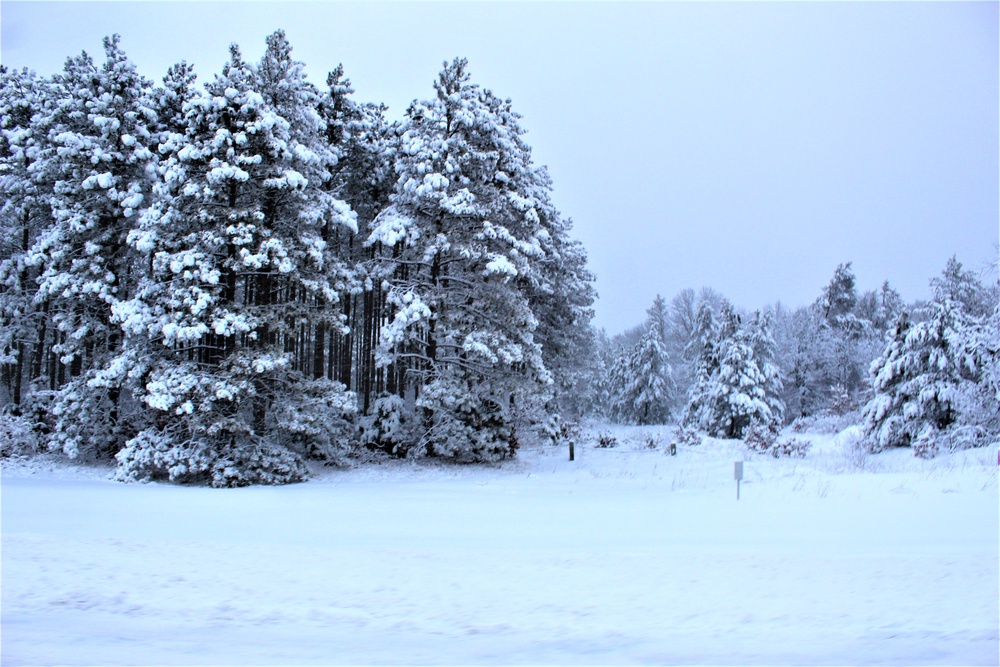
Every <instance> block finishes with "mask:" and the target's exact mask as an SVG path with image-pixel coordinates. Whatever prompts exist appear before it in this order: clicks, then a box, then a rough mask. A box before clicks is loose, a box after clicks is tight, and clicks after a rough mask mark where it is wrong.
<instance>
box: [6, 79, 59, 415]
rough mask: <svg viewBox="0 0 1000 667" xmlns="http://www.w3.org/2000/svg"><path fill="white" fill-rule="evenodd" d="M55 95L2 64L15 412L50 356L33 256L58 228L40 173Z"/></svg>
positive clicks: (10, 387) (9, 392) (9, 379)
mask: <svg viewBox="0 0 1000 667" xmlns="http://www.w3.org/2000/svg"><path fill="white" fill-rule="evenodd" d="M49 97H50V95H49V92H48V85H47V82H45V81H43V80H40V79H39V78H38V77H37V76H36V75H35V74H34V72H29V71H27V70H20V71H9V70H7V69H6V68H4V67H2V66H0V193H2V196H3V204H2V205H0V370H2V379H3V389H4V390H5V394H6V395H5V397H4V399H5V400H3V401H2V402H3V403H4V404H5V405H9V406H10V409H11V410H13V411H14V412H15V413H18V412H20V411H21V409H22V402H23V401H24V400H26V399H28V398H29V397H31V395H32V393H33V392H32V391H31V385H32V384H33V383H34V382H35V381H37V380H39V379H40V378H41V376H42V372H43V367H42V366H43V361H44V360H45V358H46V356H47V345H46V344H47V342H48V334H47V325H48V317H47V308H48V302H47V301H45V300H41V299H38V298H37V297H38V288H37V282H36V278H37V277H38V271H37V269H36V268H35V267H34V266H32V265H31V263H30V262H29V251H30V250H31V248H32V247H33V246H34V244H35V243H36V242H37V241H38V238H39V236H40V235H41V234H42V233H43V232H44V231H45V230H46V229H48V228H49V227H50V226H51V224H52V215H51V210H50V208H49V205H48V198H47V196H46V192H47V188H45V186H44V183H39V182H38V178H37V176H36V174H35V173H34V167H35V164H36V162H37V159H38V153H39V151H40V150H41V149H42V148H43V145H44V143H45V140H46V138H45V136H44V133H43V132H40V131H39V128H38V125H37V123H36V121H35V114H36V113H37V112H38V111H40V110H42V109H43V108H44V107H45V106H46V105H47V104H48V103H49ZM48 347H50V345H49V346H48Z"/></svg>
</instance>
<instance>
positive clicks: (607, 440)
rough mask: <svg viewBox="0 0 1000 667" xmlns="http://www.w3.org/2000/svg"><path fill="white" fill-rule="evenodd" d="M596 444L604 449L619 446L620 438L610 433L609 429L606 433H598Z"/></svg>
mask: <svg viewBox="0 0 1000 667" xmlns="http://www.w3.org/2000/svg"><path fill="white" fill-rule="evenodd" d="M596 446H597V447H601V448H602V449H610V448H611V447H617V446H618V439H617V438H615V436H613V435H611V434H610V433H608V432H607V431H605V432H604V433H600V434H598V436H597V445H596Z"/></svg>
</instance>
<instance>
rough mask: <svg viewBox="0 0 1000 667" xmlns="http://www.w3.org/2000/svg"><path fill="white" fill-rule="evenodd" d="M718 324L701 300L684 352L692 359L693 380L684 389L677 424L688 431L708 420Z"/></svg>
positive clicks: (716, 357)
mask: <svg viewBox="0 0 1000 667" xmlns="http://www.w3.org/2000/svg"><path fill="white" fill-rule="evenodd" d="M720 342H721V336H720V332H719V325H718V322H716V319H715V313H714V312H713V310H712V306H711V304H709V303H708V302H706V301H702V302H701V304H700V305H699V306H698V312H697V315H696V317H695V324H694V331H693V335H692V339H691V342H690V343H688V346H687V352H688V355H689V356H690V357H692V358H693V359H694V363H695V371H694V381H693V382H692V384H691V387H690V389H689V390H688V400H687V404H686V405H685V406H684V413H683V415H682V416H681V423H682V424H684V425H685V426H688V427H691V428H704V427H705V424H706V423H707V421H708V414H707V412H708V406H709V397H710V391H711V387H712V382H713V378H714V376H715V374H716V373H717V372H718V369H719V354H718V353H719V343H720Z"/></svg>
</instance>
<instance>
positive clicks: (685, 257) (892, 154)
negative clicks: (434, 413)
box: [0, 1, 1000, 333]
mask: <svg viewBox="0 0 1000 667" xmlns="http://www.w3.org/2000/svg"><path fill="white" fill-rule="evenodd" d="M997 7H998V4H997V3H996V2H991V3H971V2H954V3H952V2H948V3H941V4H936V3H907V2H892V3H759V4H758V3H660V2H641V3H634V4H633V3H620V2H614V3H611V2H608V3H599V2H588V3H573V2H549V3H536V2H517V3H499V2H475V3H465V2H462V3H459V2H448V3H423V2H406V3H387V2H369V3H340V2H322V3H312V2H285V3H267V2H254V3H243V2H225V3H202V2H197V3H196V2H172V3H158V2H107V3H90V2H70V3H51V2H27V3H24V2H6V1H3V2H0V22H2V62H3V64H5V65H7V66H9V67H18V68H20V67H24V66H27V67H29V68H31V69H34V70H36V71H37V72H38V73H39V74H45V75H49V74H53V73H55V72H57V71H59V70H61V69H62V65H63V62H64V61H65V59H66V57H67V56H69V55H73V54H76V53H79V52H80V51H81V50H85V51H87V52H88V53H90V54H91V55H92V56H94V58H95V60H96V61H98V62H103V49H102V47H101V38H102V37H103V36H104V35H108V34H111V33H115V32H117V33H120V34H121V35H122V46H123V47H124V49H125V50H126V52H127V53H128V54H129V56H130V57H131V59H132V60H133V61H134V62H135V63H136V65H137V66H138V68H139V70H140V71H141V72H143V73H144V74H145V75H146V76H148V77H149V78H151V79H155V80H156V81H159V80H160V79H161V77H162V76H163V74H164V73H165V72H166V70H167V68H168V67H169V66H170V65H171V64H173V63H175V62H177V61H179V60H182V59H185V60H187V61H189V62H192V63H194V65H195V67H196V70H197V72H198V73H199V76H200V78H201V80H202V81H208V80H211V78H212V77H213V75H214V74H215V73H216V72H218V71H220V70H221V68H222V65H223V64H224V63H225V61H226V60H227V58H228V48H227V47H228V45H229V43H231V42H236V43H238V44H239V45H240V46H241V48H242V50H243V54H244V56H245V57H246V58H247V59H248V60H256V59H257V58H259V57H260V55H261V54H262V53H263V49H264V38H265V36H266V35H267V34H269V33H270V32H273V31H274V30H275V29H277V28H283V29H284V30H285V31H286V33H287V34H288V37H289V39H290V41H291V43H292V46H293V48H294V55H295V56H296V57H297V58H298V59H299V60H302V61H303V62H305V63H306V67H307V71H308V72H309V74H310V78H311V79H312V80H313V81H314V82H315V83H316V84H317V85H320V86H322V84H323V83H324V81H325V78H326V74H327V72H328V71H329V70H331V69H333V68H334V67H335V66H336V65H337V64H338V63H343V64H344V68H345V71H346V74H347V76H348V77H349V78H350V79H351V80H352V82H353V84H354V88H355V89H356V91H357V92H356V94H355V97H356V99H358V100H359V101H374V102H385V103H386V104H388V105H389V107H390V116H391V117H393V118H401V117H402V114H403V112H404V111H405V109H406V106H407V105H408V103H409V102H410V101H411V100H412V99H414V98H421V99H425V98H427V97H430V96H431V95H432V94H433V89H432V87H431V83H432V81H433V80H434V78H435V77H436V75H437V73H438V71H440V69H441V65H442V62H443V61H444V60H446V59H447V60H450V59H452V58H454V57H456V56H463V57H466V58H468V59H469V68H470V71H471V74H472V77H473V79H474V81H475V82H477V83H479V84H481V85H482V86H484V87H486V88H490V89H492V90H493V91H494V92H495V93H496V94H498V95H499V96H501V97H509V98H511V99H512V100H513V102H514V108H515V109H516V110H517V111H519V112H520V113H521V114H522V115H523V116H524V118H523V125H524V127H525V128H526V129H527V130H528V135H527V137H526V139H527V141H528V143H529V144H530V145H531V146H532V148H533V150H534V156H535V160H536V162H537V163H538V164H545V165H548V167H549V169H550V172H551V174H552V176H553V179H554V181H555V191H554V195H553V197H554V200H555V202H556V204H557V205H558V207H559V208H560V210H561V211H562V212H563V214H564V215H566V216H567V217H570V218H572V219H573V220H574V222H575V233H576V236H577V238H579V239H580V240H581V241H583V243H584V244H585V246H586V247H587V250H588V253H589V256H590V267H591V269H592V270H593V271H594V272H595V273H596V275H597V289H598V291H599V293H600V297H601V298H600V300H599V302H598V303H597V305H596V311H597V317H596V320H595V324H597V325H598V326H602V327H605V328H607V330H608V332H609V333H617V332H619V331H622V330H624V329H626V328H628V327H631V326H633V325H635V324H637V323H639V322H640V321H641V320H642V319H643V318H644V317H645V309H646V308H647V307H648V306H649V304H650V303H651V302H652V300H653V298H654V297H655V295H656V294H657V293H660V294H663V295H664V296H665V297H666V298H668V299H670V298H671V297H673V295H675V294H676V293H677V292H678V291H680V290H681V289H684V288H686V287H692V288H695V289H697V288H700V287H701V286H706V285H707V286H710V287H713V288H715V289H716V290H718V291H720V292H722V293H723V294H724V295H726V296H727V297H729V298H730V300H732V301H733V302H734V303H736V304H737V305H740V306H743V307H747V308H758V307H761V306H763V305H766V304H769V303H774V302H775V301H781V302H782V303H783V304H785V305H788V306H798V305H805V304H807V303H809V302H811V301H813V300H814V299H815V298H816V297H817V296H818V295H819V293H820V290H821V289H822V288H823V286H824V285H826V283H827V282H828V281H829V279H830V277H831V276H832V275H833V271H834V269H835V267H836V266H837V264H839V263H841V262H847V261H853V263H854V264H853V268H854V271H855V273H856V275H857V277H858V283H859V288H860V289H862V290H864V289H873V288H876V287H878V286H879V285H880V284H881V283H882V281H883V280H889V282H890V284H892V285H893V286H894V287H896V288H897V289H898V290H899V291H900V292H901V293H902V295H903V297H904V298H905V299H907V300H912V299H916V298H925V297H927V296H928V292H929V291H928V287H927V282H928V279H929V278H931V277H932V276H934V275H936V274H938V273H940V271H941V269H942V268H943V267H944V265H945V262H946V261H947V259H948V257H950V256H951V255H957V256H958V258H959V260H961V261H962V262H963V263H964V264H965V265H966V266H969V267H973V268H977V269H978V268H982V267H984V266H986V265H987V264H989V263H990V262H991V261H992V262H994V263H995V262H996V256H997V242H998V235H1000V214H998V201H1000V194H998V182H1000V170H998V153H1000V139H998V127H1000V116H998V107H1000V103H998V96H1000V92H998V91H1000V78H998V52H1000V45H998V13H997Z"/></svg>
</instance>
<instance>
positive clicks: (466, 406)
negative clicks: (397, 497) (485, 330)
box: [416, 376, 518, 463]
mask: <svg viewBox="0 0 1000 667" xmlns="http://www.w3.org/2000/svg"><path fill="white" fill-rule="evenodd" d="M416 407H417V409H418V410H420V411H421V418H422V430H423V434H422V437H421V438H420V444H419V446H418V447H417V448H416V453H423V454H426V455H428V456H435V457H441V458H447V459H453V460H455V461H457V462H459V463H475V462H487V461H500V460H503V459H507V458H511V457H512V456H514V454H515V453H516V452H517V448H518V440H517V438H516V436H515V434H514V428H513V426H512V425H511V423H510V420H509V419H508V415H507V414H506V413H505V412H504V409H503V406H502V405H501V404H500V402H499V401H498V400H497V399H496V398H494V397H493V396H491V395H490V392H489V390H488V389H486V388H478V387H468V386H466V385H465V383H463V382H462V381H460V380H458V379H456V378H452V377H448V376H445V377H440V378H437V379H436V380H434V381H433V382H431V383H430V384H428V385H426V386H425V387H424V389H423V391H422V392H421V394H420V398H418V399H417V402H416Z"/></svg>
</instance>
